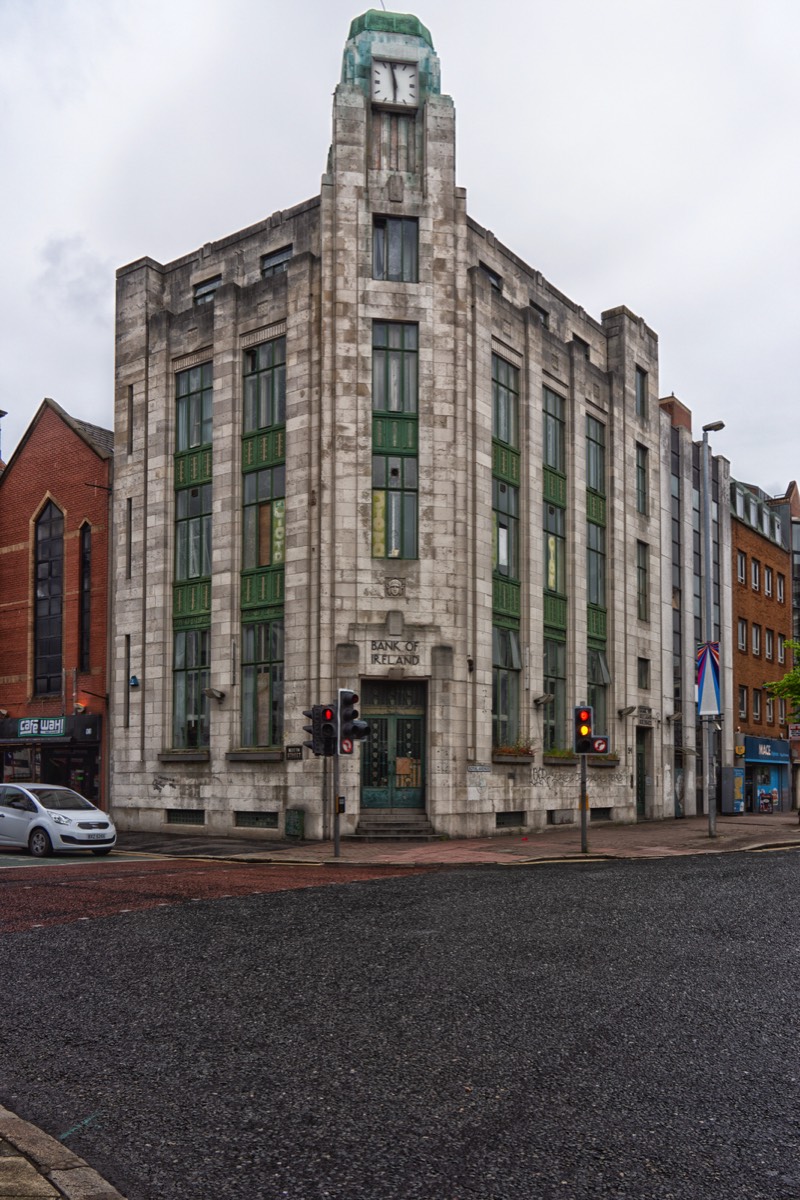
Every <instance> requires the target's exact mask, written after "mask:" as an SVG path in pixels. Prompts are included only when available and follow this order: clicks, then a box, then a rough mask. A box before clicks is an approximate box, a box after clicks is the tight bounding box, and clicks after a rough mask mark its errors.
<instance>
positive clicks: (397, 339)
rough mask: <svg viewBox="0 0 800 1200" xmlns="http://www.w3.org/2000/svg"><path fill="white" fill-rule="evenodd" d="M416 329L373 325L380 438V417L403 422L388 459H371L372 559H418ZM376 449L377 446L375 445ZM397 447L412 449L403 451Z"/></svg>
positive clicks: (404, 324)
mask: <svg viewBox="0 0 800 1200" xmlns="http://www.w3.org/2000/svg"><path fill="white" fill-rule="evenodd" d="M418 358H419V329H418V326H417V325H415V324H411V323H407V322H403V321H374V322H373V324H372V409H373V413H374V414H375V425H376V427H378V426H380V428H381V429H383V431H384V432H385V417H387V416H391V417H392V418H393V419H395V420H397V421H399V422H408V424H407V425H406V427H405V431H402V430H401V431H400V432H399V436H398V438H397V443H396V444H394V445H393V453H391V454H374V455H373V457H372V557H373V558H416V557H417V555H418V512H419V496H418V491H419V466H418V459H417V453H416V449H415V447H416V445H417V431H416V423H417V411H418V407H419V394H418V393H419V367H418ZM377 444H378V443H376V445H377ZM401 447H413V448H412V449H409V450H406V449H401Z"/></svg>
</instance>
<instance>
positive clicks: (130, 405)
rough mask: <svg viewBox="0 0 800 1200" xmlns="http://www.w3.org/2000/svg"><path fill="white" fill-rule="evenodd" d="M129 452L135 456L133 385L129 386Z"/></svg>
mask: <svg viewBox="0 0 800 1200" xmlns="http://www.w3.org/2000/svg"><path fill="white" fill-rule="evenodd" d="M126 432H127V443H128V444H127V447H126V449H127V451H128V454H133V384H132V383H129V384H128V428H127V431H126Z"/></svg>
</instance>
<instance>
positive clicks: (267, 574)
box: [242, 565, 284, 610]
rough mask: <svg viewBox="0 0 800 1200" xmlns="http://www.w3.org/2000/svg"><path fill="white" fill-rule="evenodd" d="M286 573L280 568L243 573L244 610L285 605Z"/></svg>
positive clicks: (263, 568) (262, 568) (267, 568)
mask: <svg viewBox="0 0 800 1200" xmlns="http://www.w3.org/2000/svg"><path fill="white" fill-rule="evenodd" d="M283 590H284V571H283V565H281V566H279V567H261V568H259V569H258V570H257V571H245V572H243V573H242V608H243V609H245V608H246V609H248V610H250V609H253V608H269V607H271V606H272V605H278V604H283Z"/></svg>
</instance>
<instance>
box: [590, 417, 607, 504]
mask: <svg viewBox="0 0 800 1200" xmlns="http://www.w3.org/2000/svg"><path fill="white" fill-rule="evenodd" d="M586 486H587V487H588V488H589V489H590V491H592V492H597V493H598V494H599V495H601V496H605V494H606V427H605V425H604V424H603V423H602V421H597V420H595V418H594V417H587V418H586Z"/></svg>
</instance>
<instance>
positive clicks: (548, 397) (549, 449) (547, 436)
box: [542, 387, 566, 475]
mask: <svg viewBox="0 0 800 1200" xmlns="http://www.w3.org/2000/svg"><path fill="white" fill-rule="evenodd" d="M543 391H544V397H543V405H542V407H543V419H544V465H545V466H546V467H550V469H551V470H553V471H558V472H559V473H560V474H561V475H564V474H566V441H565V432H566V416H565V414H566V401H565V400H564V397H563V396H559V395H558V393H557V392H553V391H551V390H550V388H548V387H546V388H544V389H543Z"/></svg>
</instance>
